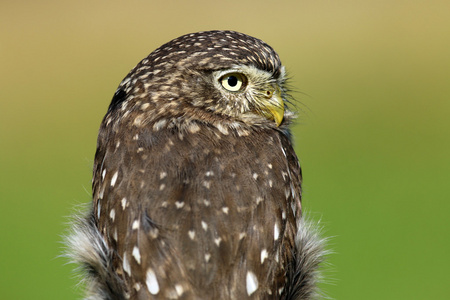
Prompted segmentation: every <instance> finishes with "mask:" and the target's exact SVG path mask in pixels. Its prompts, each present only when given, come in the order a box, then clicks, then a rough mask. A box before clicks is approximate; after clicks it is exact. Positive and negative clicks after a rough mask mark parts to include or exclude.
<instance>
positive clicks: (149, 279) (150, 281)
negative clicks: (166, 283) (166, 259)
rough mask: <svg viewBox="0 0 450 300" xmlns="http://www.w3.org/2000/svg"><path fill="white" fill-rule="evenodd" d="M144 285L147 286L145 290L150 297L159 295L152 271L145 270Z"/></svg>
mask: <svg viewBox="0 0 450 300" xmlns="http://www.w3.org/2000/svg"><path fill="white" fill-rule="evenodd" d="M145 283H146V284H147V289H148V291H149V292H150V294H152V295H156V294H158V293H159V284H158V280H157V279H156V274H155V272H154V271H153V270H152V269H148V270H147V275H146V277H145Z"/></svg>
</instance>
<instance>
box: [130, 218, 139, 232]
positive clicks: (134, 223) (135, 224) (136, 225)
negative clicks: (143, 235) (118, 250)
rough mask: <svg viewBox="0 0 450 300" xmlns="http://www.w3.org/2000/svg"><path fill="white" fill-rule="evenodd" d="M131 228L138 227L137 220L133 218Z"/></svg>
mask: <svg viewBox="0 0 450 300" xmlns="http://www.w3.org/2000/svg"><path fill="white" fill-rule="evenodd" d="M131 228H133V230H135V229H139V220H134V222H133V224H132V225H131Z"/></svg>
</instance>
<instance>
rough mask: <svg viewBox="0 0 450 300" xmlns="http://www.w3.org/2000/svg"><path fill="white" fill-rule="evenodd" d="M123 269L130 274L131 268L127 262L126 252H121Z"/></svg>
mask: <svg viewBox="0 0 450 300" xmlns="http://www.w3.org/2000/svg"><path fill="white" fill-rule="evenodd" d="M122 267H123V270H124V271H125V272H126V273H127V274H128V275H131V269H130V263H129V262H128V258H127V253H126V252H124V253H123V266H122Z"/></svg>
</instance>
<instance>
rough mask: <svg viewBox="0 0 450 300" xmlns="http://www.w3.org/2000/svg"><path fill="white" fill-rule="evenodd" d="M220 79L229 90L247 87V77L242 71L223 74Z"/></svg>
mask: <svg viewBox="0 0 450 300" xmlns="http://www.w3.org/2000/svg"><path fill="white" fill-rule="evenodd" d="M219 81H220V84H222V86H223V88H224V89H226V90H227V91H230V92H239V91H241V90H243V89H244V88H245V84H246V83H247V78H246V77H245V76H244V75H243V74H241V73H229V74H226V75H224V76H222V77H221V78H220V79H219Z"/></svg>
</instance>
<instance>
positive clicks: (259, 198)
mask: <svg viewBox="0 0 450 300" xmlns="http://www.w3.org/2000/svg"><path fill="white" fill-rule="evenodd" d="M262 201H263V198H262V197H256V204H257V205H258V204H259V203H260V202H262Z"/></svg>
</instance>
